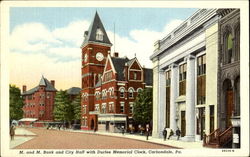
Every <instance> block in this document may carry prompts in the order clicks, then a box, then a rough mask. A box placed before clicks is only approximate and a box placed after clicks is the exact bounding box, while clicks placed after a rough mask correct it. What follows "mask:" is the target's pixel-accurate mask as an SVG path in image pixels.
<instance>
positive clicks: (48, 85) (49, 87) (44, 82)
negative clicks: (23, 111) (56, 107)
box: [22, 76, 57, 95]
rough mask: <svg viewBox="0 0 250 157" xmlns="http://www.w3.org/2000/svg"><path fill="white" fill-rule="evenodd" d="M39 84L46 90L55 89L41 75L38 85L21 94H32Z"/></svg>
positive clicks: (54, 90)
mask: <svg viewBox="0 0 250 157" xmlns="http://www.w3.org/2000/svg"><path fill="white" fill-rule="evenodd" d="M39 86H45V90H46V91H51V92H56V91H57V90H56V89H55V87H53V85H52V84H51V83H50V82H49V81H48V80H47V79H46V78H44V77H43V76H42V78H41V80H40V82H39V85H38V86H36V87H34V88H32V89H30V90H28V91H26V92H24V93H23V94H22V95H29V94H33V93H35V92H36V91H38V89H39Z"/></svg>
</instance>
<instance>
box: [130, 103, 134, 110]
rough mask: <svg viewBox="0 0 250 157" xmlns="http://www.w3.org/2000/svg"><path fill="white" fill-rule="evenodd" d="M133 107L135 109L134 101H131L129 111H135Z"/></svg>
mask: <svg viewBox="0 0 250 157" xmlns="http://www.w3.org/2000/svg"><path fill="white" fill-rule="evenodd" d="M133 109H134V103H133V102H130V103H129V113H133Z"/></svg>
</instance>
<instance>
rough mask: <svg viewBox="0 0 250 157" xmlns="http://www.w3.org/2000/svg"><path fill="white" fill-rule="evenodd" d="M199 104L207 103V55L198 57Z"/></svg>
mask: <svg viewBox="0 0 250 157" xmlns="http://www.w3.org/2000/svg"><path fill="white" fill-rule="evenodd" d="M197 61H198V62H197V105H199V104H205V103H206V55H202V56H200V57H198V58H197Z"/></svg>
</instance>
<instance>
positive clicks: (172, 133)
mask: <svg viewBox="0 0 250 157" xmlns="http://www.w3.org/2000/svg"><path fill="white" fill-rule="evenodd" d="M173 135H174V132H173V130H172V129H170V133H169V136H168V139H170V137H171V136H173Z"/></svg>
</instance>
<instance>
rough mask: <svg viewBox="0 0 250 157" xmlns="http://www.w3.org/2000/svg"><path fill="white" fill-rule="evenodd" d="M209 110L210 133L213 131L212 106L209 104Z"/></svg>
mask: <svg viewBox="0 0 250 157" xmlns="http://www.w3.org/2000/svg"><path fill="white" fill-rule="evenodd" d="M209 111H210V133H211V132H213V131H214V106H213V105H211V106H209Z"/></svg>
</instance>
